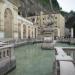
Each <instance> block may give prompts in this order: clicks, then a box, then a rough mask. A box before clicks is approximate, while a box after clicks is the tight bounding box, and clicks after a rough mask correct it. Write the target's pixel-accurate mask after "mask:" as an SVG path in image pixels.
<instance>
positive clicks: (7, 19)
mask: <svg viewBox="0 0 75 75" xmlns="http://www.w3.org/2000/svg"><path fill="white" fill-rule="evenodd" d="M12 24H13V16H12V12H11V10H10V9H9V8H7V9H5V12H4V37H5V38H12V33H13V32H12Z"/></svg>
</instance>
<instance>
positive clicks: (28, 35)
mask: <svg viewBox="0 0 75 75" xmlns="http://www.w3.org/2000/svg"><path fill="white" fill-rule="evenodd" d="M30 38H31V37H30V26H28V39H30Z"/></svg>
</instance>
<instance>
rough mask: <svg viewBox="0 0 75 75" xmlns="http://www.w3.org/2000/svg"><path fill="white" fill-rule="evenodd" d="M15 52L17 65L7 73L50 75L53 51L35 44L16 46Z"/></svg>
mask: <svg viewBox="0 0 75 75" xmlns="http://www.w3.org/2000/svg"><path fill="white" fill-rule="evenodd" d="M15 54H16V58H17V62H16V63H17V67H16V69H15V70H13V71H12V72H10V73H9V74H8V75H52V68H53V61H54V51H50V50H41V45H40V44H35V45H26V46H22V47H19V48H16V49H15Z"/></svg>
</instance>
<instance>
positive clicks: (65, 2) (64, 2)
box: [57, 0, 75, 12]
mask: <svg viewBox="0 0 75 75" xmlns="http://www.w3.org/2000/svg"><path fill="white" fill-rule="evenodd" d="M57 1H58V3H59V5H60V7H62V9H63V10H65V11H68V12H69V11H71V10H74V11H75V0H57Z"/></svg>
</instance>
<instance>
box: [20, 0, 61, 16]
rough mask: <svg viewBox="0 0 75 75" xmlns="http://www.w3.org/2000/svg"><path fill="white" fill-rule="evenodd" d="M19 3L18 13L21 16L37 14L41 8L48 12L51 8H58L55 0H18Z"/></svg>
mask: <svg viewBox="0 0 75 75" xmlns="http://www.w3.org/2000/svg"><path fill="white" fill-rule="evenodd" d="M20 4H21V6H20V7H19V14H21V15H22V16H23V17H26V16H33V15H39V14H40V11H41V10H42V11H44V12H45V13H49V12H50V11H51V9H52V8H53V9H54V10H55V11H57V10H59V8H60V7H59V4H58V2H57V0H51V1H50V0H20ZM51 6H52V8H51Z"/></svg>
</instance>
